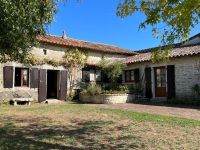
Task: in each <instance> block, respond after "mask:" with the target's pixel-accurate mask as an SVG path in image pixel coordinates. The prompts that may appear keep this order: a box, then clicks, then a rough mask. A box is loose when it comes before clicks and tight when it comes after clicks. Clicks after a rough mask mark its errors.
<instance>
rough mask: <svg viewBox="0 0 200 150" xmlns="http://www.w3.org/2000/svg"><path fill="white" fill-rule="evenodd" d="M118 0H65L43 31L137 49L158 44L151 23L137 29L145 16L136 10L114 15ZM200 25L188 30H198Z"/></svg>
mask: <svg viewBox="0 0 200 150" xmlns="http://www.w3.org/2000/svg"><path fill="white" fill-rule="evenodd" d="M118 2H119V0H80V2H79V3H77V2H76V0H68V2H67V3H65V4H63V3H61V4H60V5H59V6H58V10H59V11H58V13H57V14H56V16H55V21H54V22H52V24H51V25H50V26H49V28H48V31H47V33H49V34H54V35H62V31H63V30H65V31H66V32H67V36H68V37H70V38H75V39H79V40H86V41H91V42H98V43H104V44H111V45H115V46H119V47H123V48H127V49H132V50H139V49H145V48H150V47H154V46H158V45H159V44H160V40H158V39H155V38H153V36H152V33H151V27H147V28H146V29H143V30H139V31H138V26H139V24H140V22H141V21H143V20H144V18H145V16H144V15H143V14H141V13H136V14H134V15H132V16H131V17H127V18H125V19H121V18H119V17H117V16H116V8H117V4H118ZM199 31H200V25H198V26H196V27H195V28H194V29H193V30H192V33H191V36H192V35H195V34H197V33H199Z"/></svg>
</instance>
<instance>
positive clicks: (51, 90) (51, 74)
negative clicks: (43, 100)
mask: <svg viewBox="0 0 200 150" xmlns="http://www.w3.org/2000/svg"><path fill="white" fill-rule="evenodd" d="M57 74H58V71H56V70H47V99H51V98H53V99H57V98H58V94H57V93H58V90H57V89H58V88H57V83H58V78H57V76H58V75H57Z"/></svg>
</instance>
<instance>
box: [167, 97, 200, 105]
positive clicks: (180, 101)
mask: <svg viewBox="0 0 200 150" xmlns="http://www.w3.org/2000/svg"><path fill="white" fill-rule="evenodd" d="M168 103H169V104H181V105H194V106H200V100H199V99H170V100H168Z"/></svg>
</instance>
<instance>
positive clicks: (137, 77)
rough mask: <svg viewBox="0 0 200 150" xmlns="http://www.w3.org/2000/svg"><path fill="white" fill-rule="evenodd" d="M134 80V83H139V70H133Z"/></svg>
mask: <svg viewBox="0 0 200 150" xmlns="http://www.w3.org/2000/svg"><path fill="white" fill-rule="evenodd" d="M134 79H135V83H138V82H139V81H140V71H139V69H135V70H134Z"/></svg>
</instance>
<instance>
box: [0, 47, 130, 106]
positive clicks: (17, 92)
mask: <svg viewBox="0 0 200 150" xmlns="http://www.w3.org/2000/svg"><path fill="white" fill-rule="evenodd" d="M67 49H68V48H67V47H61V46H53V45H48V44H41V45H40V46H39V47H33V48H32V50H31V53H32V54H33V55H34V57H36V58H39V59H45V58H47V59H52V60H56V61H61V60H62V59H63V56H64V54H65V51H66V50H67ZM102 56H105V58H107V59H109V60H119V59H122V58H125V57H126V56H125V55H119V54H109V53H108V54H107V53H100V52H95V51H92V50H88V62H87V63H89V64H97V63H98V62H99V61H100V60H101V58H102ZM5 66H13V68H14V73H13V81H15V79H14V74H15V68H16V67H19V68H29V66H27V65H23V64H19V63H16V62H7V63H3V64H0V100H9V99H12V98H14V97H16V96H17V97H26V98H28V97H32V98H33V99H34V101H36V102H37V101H38V88H35V89H32V88H30V87H15V86H14V83H13V88H4V87H3V85H4V83H3V82H4V81H3V68H4V67H5ZM32 67H33V68H38V69H47V70H64V68H63V67H62V66H58V67H53V66H51V65H48V64H44V65H39V66H32ZM81 78H82V71H81V70H80V71H79V72H78V73H77V75H76V82H77V83H79V82H81ZM29 79H30V74H29ZM29 82H30V81H29ZM68 83H69V82H68ZM29 85H30V83H29ZM77 88H78V87H77ZM68 89H69V84H68Z"/></svg>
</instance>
